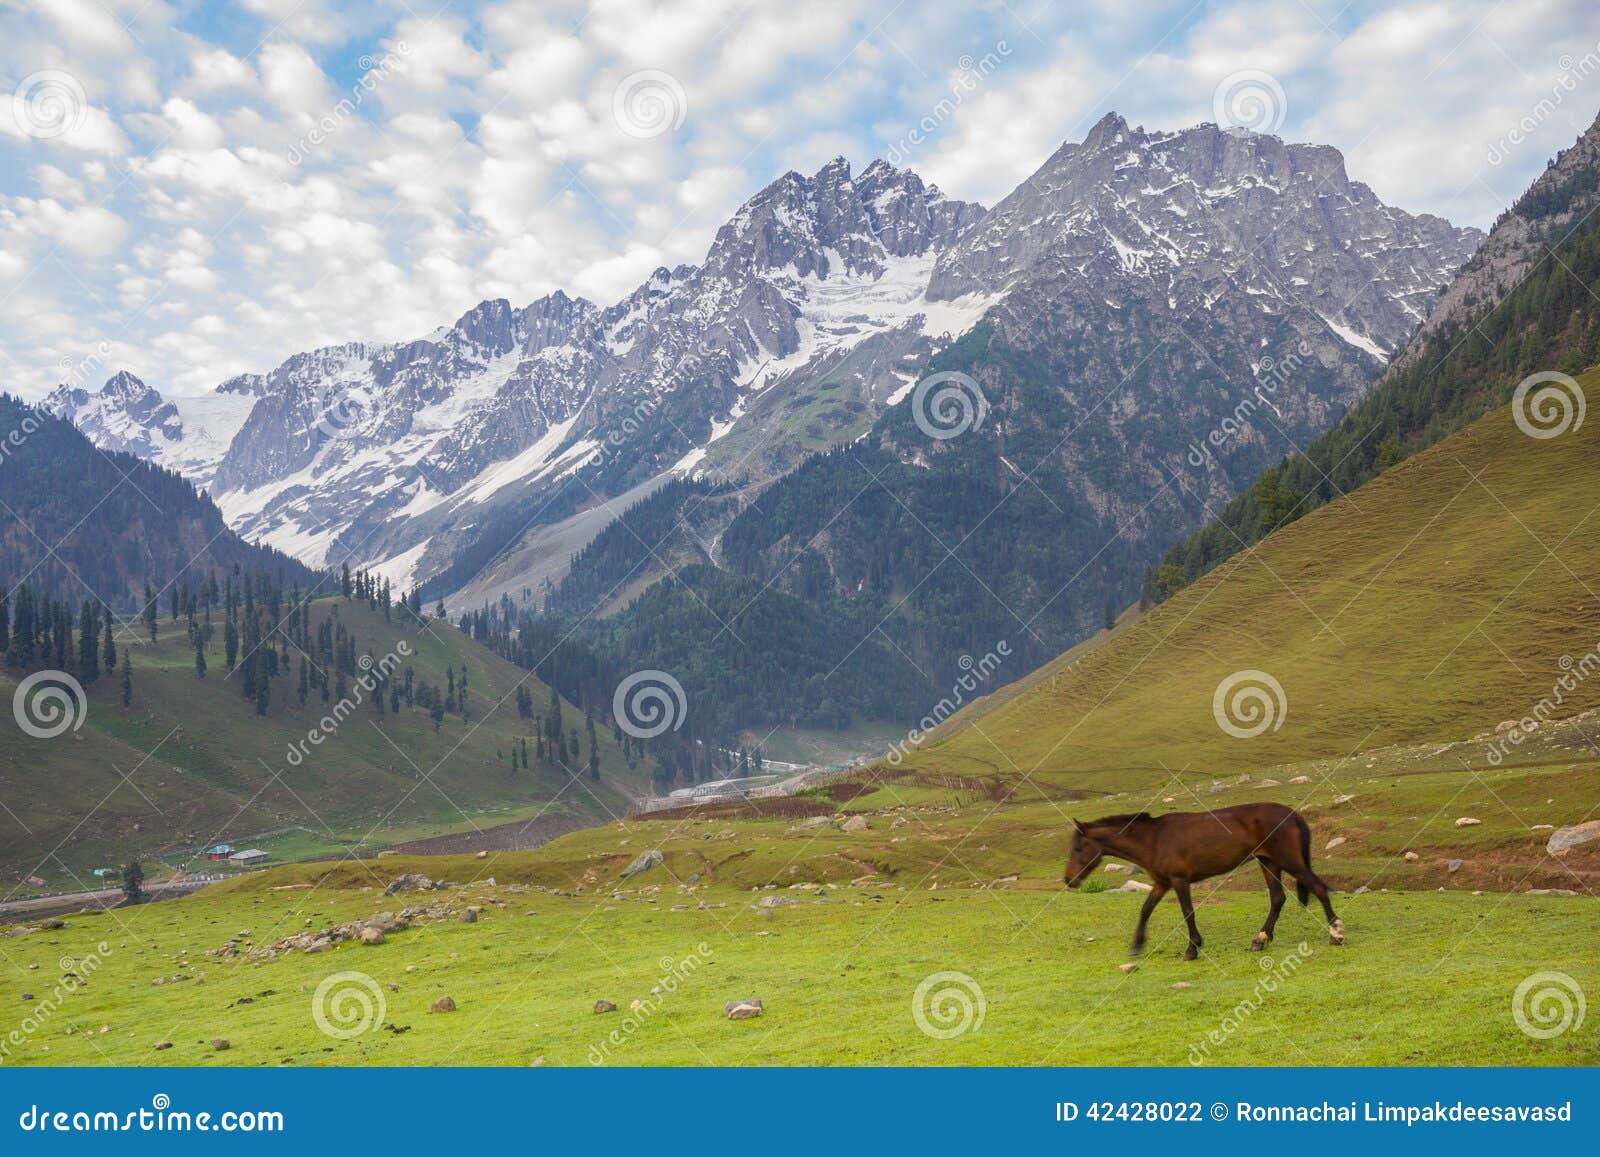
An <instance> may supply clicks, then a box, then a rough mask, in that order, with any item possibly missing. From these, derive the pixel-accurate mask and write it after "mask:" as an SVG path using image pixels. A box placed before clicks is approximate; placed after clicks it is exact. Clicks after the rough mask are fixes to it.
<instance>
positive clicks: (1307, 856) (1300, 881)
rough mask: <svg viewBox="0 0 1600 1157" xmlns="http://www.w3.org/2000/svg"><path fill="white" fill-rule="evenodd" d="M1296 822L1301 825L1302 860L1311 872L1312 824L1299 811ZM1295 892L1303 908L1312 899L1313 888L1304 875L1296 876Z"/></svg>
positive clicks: (1295, 815) (1296, 813) (1295, 814)
mask: <svg viewBox="0 0 1600 1157" xmlns="http://www.w3.org/2000/svg"><path fill="white" fill-rule="evenodd" d="M1294 822H1295V823H1296V824H1297V825H1299V828H1300V859H1301V860H1302V861H1304V863H1305V867H1306V871H1307V872H1310V871H1311V825H1310V824H1308V823H1306V821H1305V818H1304V817H1303V816H1301V814H1300V813H1299V812H1295V813H1294ZM1294 894H1295V895H1296V896H1297V897H1299V900H1300V906H1301V907H1302V908H1303V907H1305V906H1306V904H1307V903H1309V902H1310V900H1311V889H1310V888H1308V887H1306V881H1305V877H1304V876H1296V877H1295V882H1294Z"/></svg>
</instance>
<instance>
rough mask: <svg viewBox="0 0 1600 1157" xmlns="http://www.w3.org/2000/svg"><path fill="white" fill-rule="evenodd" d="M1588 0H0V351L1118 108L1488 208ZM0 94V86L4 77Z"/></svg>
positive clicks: (586, 267)
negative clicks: (1219, 124) (1216, 129)
mask: <svg viewBox="0 0 1600 1157" xmlns="http://www.w3.org/2000/svg"><path fill="white" fill-rule="evenodd" d="M1592 15H1593V12H1592V0H1583V2H1580V0H1527V2H1522V0H1516V2H1511V0H1506V2H1501V3H1493V2H1490V0H1464V2H1458V3H1448V4H1446V3H1427V2H1417V3H1412V2H1404V0H1402V2H1397V3H1387V4H1384V3H1360V2H1356V3H1350V4H1339V3H1334V2H1332V0H1275V2H1265V0H1241V2H1238V3H1199V4H1195V3H1164V2H1161V0H1157V2H1154V3H1141V4H1129V3H1126V2H1121V0H1119V2H1112V0H1084V2H1079V3H1070V4H1068V3H1061V4H1049V3H1029V2H1026V0H1015V2H1012V0H992V2H978V3H939V4H931V3H920V4H915V3H902V4H896V3H894V2H893V0H872V2H868V0H838V2H835V3H812V4H797V3H794V2H792V0H775V2H768V0H760V2H749V3H738V2H734V0H726V2H723V0H716V2H701V3H682V4H647V3H630V2H620V0H619V2H607V3H594V4H563V3H550V2H539V3H533V2H527V0H504V2H497V3H487V4H473V3H464V2H452V3H444V4H438V3H436V2H430V0H415V2H411V3H408V2H406V0H364V2H356V3H339V4H335V3H330V2H328V0H239V2H237V3H232V4H203V3H196V2H188V3H185V2H173V0H0V30H3V32H4V35H3V36H0V303H3V308H0V371H3V372H4V374H5V380H4V383H3V384H4V387H5V388H7V389H10V390H12V391H15V392H21V393H23V394H24V395H27V396H38V395H39V394H41V393H43V392H44V391H45V390H47V389H48V388H49V387H50V386H51V385H52V384H54V383H55V382H57V381H62V380H70V381H73V382H74V383H76V384H83V385H87V386H91V387H92V386H96V385H98V384H99V383H100V382H101V381H103V380H104V379H105V378H106V377H108V376H110V374H111V372H113V371H114V370H116V369H119V368H128V369H131V370H132V371H133V372H134V373H136V374H138V375H139V376H140V377H142V378H144V379H145V380H146V381H148V382H150V383H151V384H153V385H155V386H157V387H158V388H160V389H162V390H163V391H171V392H179V393H193V392H198V391H201V390H204V389H206V388H208V387H210V386H213V385H215V384H216V383H217V382H219V381H221V380H223V379H224V378H226V377H228V376H230V375H231V374H234V373H238V372H241V371H245V370H265V369H268V368H270V367H272V366H273V365H275V364H277V363H278V362H279V361H281V360H282V359H283V358H285V357H287V356H288V355H290V354H292V353H295V352H297V351H299V350H303V349H307V348H311V347H314V346H318V345H324V344H330V343H334V342H340V341H352V340H367V341H385V340H396V339H402V338H408V337H415V336H420V335H422V334H426V333H427V332H429V331H430V330H431V329H433V328H434V327H436V326H438V325H440V324H443V323H447V322H449V321H450V320H452V319H454V318H455V317H456V316H458V315H459V314H460V313H462V312H463V311H464V310H466V309H468V308H470V307H471V306H472V305H473V304H475V303H476V302H478V301H480V300H482V299H483V298H486V297H497V296H503V297H507V298H509V299H510V300H512V301H513V302H514V303H517V304H519V305H520V304H523V303H525V302H527V301H529V300H531V299H532V298H534V297H536V296H538V295H540V294H542V293H546V292H549V291H551V290H554V289H558V288H559V289H565V290H567V291H568V292H572V293H580V294H583V295H585V296H588V297H591V298H594V299H596V300H598V301H602V302H609V301H611V300H614V299H615V298H617V297H619V296H621V295H622V294H623V293H625V292H626V291H627V290H628V289H630V288H631V287H632V286H634V285H635V284H637V283H638V282H639V281H640V280H641V279H642V278H643V277H644V276H646V275H647V274H648V273H649V272H650V270H651V269H653V268H655V267H656V266H659V265H663V264H676V263H678V262H681V261H696V260H698V259H699V258H700V257H701V256H702V255H703V254H704V252H705V249H706V246H707V245H708V244H709V242H710V240H711V237H712V235H713V233H714V232H715V230H716V227H717V226H718V225H719V224H720V223H721V222H722V221H723V220H725V219H726V218H727V217H728V216H729V214H730V213H731V212H732V211H733V210H734V209H735V208H736V207H737V206H738V205H739V203H740V202H741V201H743V200H744V199H745V198H747V197H748V196H749V195H750V194H751V193H753V192H754V191H756V190H757V189H759V188H761V187H762V186H763V185H765V184H766V183H767V182H768V181H770V180H771V179H772V178H773V177H775V176H777V175H778V174H779V173H781V172H783V171H784V170H786V169H789V168H795V169H800V170H802V171H807V172H809V171H813V170H815V169H816V168H818V167H819V166H820V165H822V164H823V163H824V162H826V161H827V160H828V159H829V158H831V157H833V156H835V155H838V154H843V155H845V156H846V157H848V158H850V159H851V161H852V162H854V163H855V164H856V165H857V167H858V168H859V167H864V166H865V165H866V164H867V163H868V162H869V161H871V160H872V159H873V158H874V157H878V156H883V155H889V156H890V157H891V158H892V159H894V160H896V161H897V162H899V163H902V164H905V165H909V166H910V167H912V168H915V169H917V170H918V171H919V172H921V173H923V174H924V175H925V176H927V177H928V178H930V179H932V180H934V181H936V182H937V183H938V184H939V185H940V186H941V187H942V188H943V189H944V190H945V191H946V192H947V193H949V194H950V195H952V196H957V197H963V198H968V199H975V200H981V201H984V202H985V203H989V204H992V203H993V202H994V201H996V200H997V199H999V198H1000V197H1002V196H1004V194H1005V193H1006V192H1007V191H1008V190H1009V189H1011V188H1012V187H1013V186H1014V185H1016V184H1017V183H1018V182H1019V181H1020V180H1022V179H1023V178H1024V177H1026V176H1027V175H1028V174H1029V173H1030V172H1032V171H1033V170H1034V169H1035V168H1036V167H1037V166H1038V165H1039V164H1040V163H1041V162H1042V161H1043V160H1044V159H1045V158H1046V157H1047V156H1048V155H1049V154H1050V153H1051V152H1052V151H1054V149H1055V148H1057V147H1058V146H1059V145H1060V144H1061V143H1062V142H1063V141H1065V140H1076V139H1079V138H1080V137H1081V136H1082V135H1083V133H1084V131H1085V130H1086V129H1087V128H1088V126H1089V125H1091V124H1092V123H1093V122H1094V121H1095V120H1096V119H1098V118H1099V117H1100V116H1101V115H1103V114H1104V113H1105V112H1107V111H1110V110H1116V111H1118V112H1120V113H1122V114H1123V115H1125V116H1126V117H1128V119H1129V120H1131V121H1133V122H1135V123H1142V124H1144V125H1146V126H1147V127H1150V128H1163V129H1174V128H1181V127H1184V126H1186V125H1192V124H1195V123H1198V122H1200V121H1204V120H1219V119H1221V120H1235V121H1239V122H1241V123H1245V124H1248V125H1251V126H1253V127H1260V128H1263V129H1268V130H1271V131H1275V132H1277V133H1278V134H1279V135H1281V136H1284V137H1286V138H1288V139H1292V140H1308V141H1315V142H1318V143H1323V144H1330V145H1334V146H1336V147H1338V148H1340V149H1341V150H1342V151H1343V152H1344V153H1345V156H1346V162H1347V167H1348V169H1349V172H1350V174H1351V175H1352V176H1353V177H1355V178H1356V179H1359V180H1363V181H1365V182H1367V183H1368V184H1370V185H1371V186H1372V187H1373V188H1374V189H1375V190H1376V191H1377V193H1378V194H1379V196H1381V197H1383V198H1384V199H1385V200H1387V201H1389V202H1390V203H1392V204H1395V205H1398V206H1400V207H1402V208H1405V209H1408V210H1412V211H1428V212H1434V213H1438V214H1441V215H1443V216H1446V217H1449V218H1450V219H1451V220H1454V221H1457V222H1461V223H1471V224H1477V225H1481V226H1487V225H1489V224H1490V223H1491V222H1492V221H1493V219H1494V217H1495V216H1496V215H1497V214H1498V213H1499V212H1501V211H1502V210H1503V209H1504V208H1505V206H1506V205H1507V204H1508V203H1509V202H1510V201H1511V200H1512V199H1514V198H1515V196H1516V195H1517V193H1519V192H1520V191H1521V190H1522V189H1523V188H1524V187H1525V186H1526V185H1527V184H1528V182H1529V181H1530V180H1532V178H1533V177H1534V176H1535V175H1537V173H1538V172H1539V171H1540V170H1541V169H1542V168H1543V166H1544V164H1545V162H1546V160H1547V158H1548V157H1549V156H1550V155H1551V154H1552V153H1554V152H1555V151H1556V150H1558V149H1560V148H1563V147H1565V146H1567V145H1569V144H1570V143H1571V142H1572V140H1573V139H1574V138H1575V137H1576V136H1577V135H1578V134H1579V133H1580V132H1581V131H1582V130H1583V129H1584V128H1586V127H1587V126H1588V125H1589V124H1590V122H1591V121H1592V120H1593V119H1594V117H1595V114H1596V111H1597V109H1600V45H1597V41H1600V24H1597V23H1596V22H1595V21H1594V20H1593V19H1592ZM7 96H9V97H10V103H9V107H8V106H7V104H6V97H7Z"/></svg>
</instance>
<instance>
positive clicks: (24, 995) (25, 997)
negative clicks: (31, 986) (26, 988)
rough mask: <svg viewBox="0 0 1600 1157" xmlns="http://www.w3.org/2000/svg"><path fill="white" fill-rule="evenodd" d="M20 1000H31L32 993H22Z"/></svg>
mask: <svg viewBox="0 0 1600 1157" xmlns="http://www.w3.org/2000/svg"><path fill="white" fill-rule="evenodd" d="M22 999H23V1000H32V999H33V993H31V992H24V993H23V994H22Z"/></svg>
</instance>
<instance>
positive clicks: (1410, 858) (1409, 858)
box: [1404, 852, 1422, 864]
mask: <svg viewBox="0 0 1600 1157" xmlns="http://www.w3.org/2000/svg"><path fill="white" fill-rule="evenodd" d="M1404 858H1405V861H1406V863H1408V864H1414V863H1416V862H1417V861H1418V860H1420V859H1422V857H1421V856H1419V855H1417V853H1415V852H1407V853H1406V854H1405V857H1404Z"/></svg>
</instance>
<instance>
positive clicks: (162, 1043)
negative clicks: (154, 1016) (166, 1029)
mask: <svg viewBox="0 0 1600 1157" xmlns="http://www.w3.org/2000/svg"><path fill="white" fill-rule="evenodd" d="M171 1047H172V1042H171V1041H169V1040H158V1041H156V1045H155V1049H156V1052H161V1051H162V1050H163V1049H170V1048H171Z"/></svg>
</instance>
